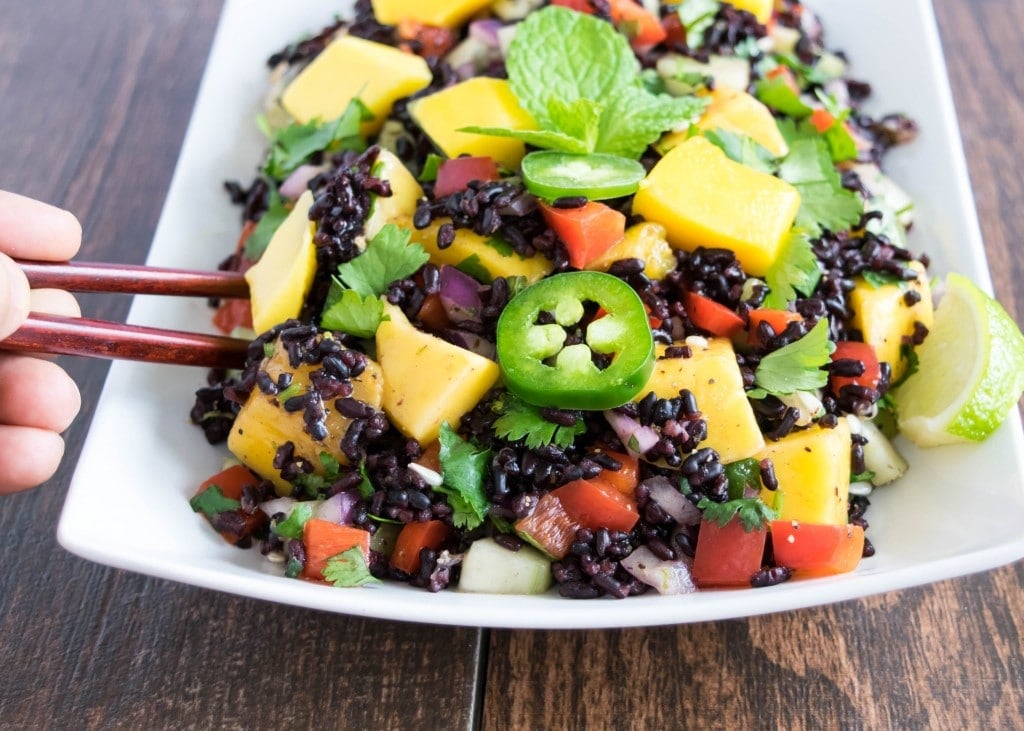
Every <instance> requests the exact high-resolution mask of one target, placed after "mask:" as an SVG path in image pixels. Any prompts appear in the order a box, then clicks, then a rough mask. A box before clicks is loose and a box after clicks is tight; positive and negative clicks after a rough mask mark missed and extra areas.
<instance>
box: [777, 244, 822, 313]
mask: <svg viewBox="0 0 1024 731" xmlns="http://www.w3.org/2000/svg"><path fill="white" fill-rule="evenodd" d="M764 278H765V282H766V283H767V284H768V288H769V292H768V295H767V296H766V297H765V300H764V306H765V307H771V308H773V309H778V310H784V309H785V308H786V305H787V304H788V303H789V302H792V301H793V300H795V299H796V297H797V294H798V293H799V294H802V295H804V296H805V297H809V296H810V295H811V294H812V293H813V292H814V288H815V287H817V286H818V281H819V280H820V279H821V265H820V264H819V263H818V257H817V256H815V255H814V250H813V249H812V248H811V241H810V239H809V238H808V237H807V234H806V233H805V232H804V231H801V230H800V229H793V230H792V231H790V233H789V236H788V238H787V239H786V241H785V242H784V243H783V245H782V250H781V251H780V252H779V257H778V258H777V259H776V260H775V262H774V263H773V264H772V265H771V267H769V268H768V271H767V272H766V273H765V277H764Z"/></svg>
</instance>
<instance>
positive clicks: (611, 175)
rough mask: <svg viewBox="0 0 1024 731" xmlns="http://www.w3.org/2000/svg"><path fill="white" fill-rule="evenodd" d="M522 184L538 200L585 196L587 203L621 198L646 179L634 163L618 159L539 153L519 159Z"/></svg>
mask: <svg viewBox="0 0 1024 731" xmlns="http://www.w3.org/2000/svg"><path fill="white" fill-rule="evenodd" d="M522 170H523V184H524V185H525V186H526V189H527V190H529V191H530V192H531V193H533V194H534V195H535V196H537V197H538V198H544V199H545V200H549V201H553V200H558V199H559V198H569V197H575V196H585V197H586V198H588V199H589V200H592V201H598V200H607V199H608V198H621V197H622V196H624V195H632V194H633V193H636V191H637V188H638V187H639V186H640V181H641V180H643V179H644V177H646V175H647V171H646V170H644V166H643V165H641V164H640V163H639V162H637V161H636V160H630V159H629V158H626V157H619V156H618V155H606V154H603V153H592V154H589V155H573V154H570V153H567V152H555V151H553V150H542V151H539V152H531V153H530V154H529V155H527V156H526V157H524V158H523V163H522Z"/></svg>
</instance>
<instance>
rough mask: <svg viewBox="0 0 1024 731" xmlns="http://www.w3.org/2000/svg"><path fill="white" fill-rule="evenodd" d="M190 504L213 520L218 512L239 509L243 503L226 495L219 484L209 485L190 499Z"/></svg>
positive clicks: (196, 510) (193, 508)
mask: <svg viewBox="0 0 1024 731" xmlns="http://www.w3.org/2000/svg"><path fill="white" fill-rule="evenodd" d="M188 504H189V506H190V507H191V508H192V510H194V511H195V512H197V513H202V514H203V515H205V516H206V518H207V519H208V520H213V518H214V516H216V515H217V513H226V512H228V511H230V510H238V509H239V508H241V507H242V503H240V502H238V501H237V500H234V499H233V498H229V497H225V496H224V493H222V492H221V491H220V488H219V487H218V486H217V485H213V484H211V485H208V486H207V487H206V489H205V490H203V491H202V492H201V493H199V494H197V495H195V496H194V497H193V498H192V499H191V500H189V501H188Z"/></svg>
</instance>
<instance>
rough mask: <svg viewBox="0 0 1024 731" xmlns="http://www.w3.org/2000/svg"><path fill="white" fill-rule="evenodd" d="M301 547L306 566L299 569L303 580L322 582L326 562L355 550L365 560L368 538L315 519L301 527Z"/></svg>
mask: <svg viewBox="0 0 1024 731" xmlns="http://www.w3.org/2000/svg"><path fill="white" fill-rule="evenodd" d="M302 543H303V545H304V546H305V548H306V565H305V566H304V567H303V568H302V577H303V578H305V579H315V580H320V581H323V580H324V567H326V566H327V562H328V561H329V560H330V559H331V558H333V557H334V556H337V555H338V554H339V553H344V552H345V551H347V550H348V549H350V548H353V547H355V546H358V547H359V548H360V549H361V550H362V552H363V558H365V559H367V560H369V557H370V534H369V533H368V532H367V531H365V530H362V529H361V528H353V527H352V526H350V525H338V524H337V523H332V522H330V521H327V520H320V519H319V518H310V519H309V520H307V521H306V523H305V524H304V525H303V526H302Z"/></svg>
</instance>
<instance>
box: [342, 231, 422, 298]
mask: <svg viewBox="0 0 1024 731" xmlns="http://www.w3.org/2000/svg"><path fill="white" fill-rule="evenodd" d="M411 236H412V234H411V233H410V232H409V231H408V230H406V229H404V228H399V227H398V226H396V225H394V224H393V223H389V224H386V225H385V226H384V228H382V229H381V230H380V233H378V234H377V235H376V236H374V237H373V238H372V239H371V240H370V242H369V243H368V244H367V246H366V251H364V252H363V253H362V254H360V255H359V256H357V257H356V258H354V259H352V260H350V261H347V262H345V263H344V264H341V265H339V266H338V276H339V277H340V278H341V280H342V281H343V282H344V284H345V285H346V286H348V287H349V288H350V289H352V290H355V291H356V292H358V293H359V294H360V295H362V296H363V297H379V296H380V295H382V294H384V293H385V292H386V291H387V289H388V286H389V285H390V284H391V283H392V282H394V281H396V280H398V279H404V278H405V277H408V276H409V275H410V274H412V273H413V272H415V271H416V270H417V269H419V268H420V267H421V266H423V265H424V264H426V263H427V261H428V260H429V259H430V255H429V254H427V252H426V251H424V250H423V247H422V246H420V245H419V244H410V243H409V239H410V238H411Z"/></svg>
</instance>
